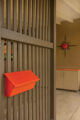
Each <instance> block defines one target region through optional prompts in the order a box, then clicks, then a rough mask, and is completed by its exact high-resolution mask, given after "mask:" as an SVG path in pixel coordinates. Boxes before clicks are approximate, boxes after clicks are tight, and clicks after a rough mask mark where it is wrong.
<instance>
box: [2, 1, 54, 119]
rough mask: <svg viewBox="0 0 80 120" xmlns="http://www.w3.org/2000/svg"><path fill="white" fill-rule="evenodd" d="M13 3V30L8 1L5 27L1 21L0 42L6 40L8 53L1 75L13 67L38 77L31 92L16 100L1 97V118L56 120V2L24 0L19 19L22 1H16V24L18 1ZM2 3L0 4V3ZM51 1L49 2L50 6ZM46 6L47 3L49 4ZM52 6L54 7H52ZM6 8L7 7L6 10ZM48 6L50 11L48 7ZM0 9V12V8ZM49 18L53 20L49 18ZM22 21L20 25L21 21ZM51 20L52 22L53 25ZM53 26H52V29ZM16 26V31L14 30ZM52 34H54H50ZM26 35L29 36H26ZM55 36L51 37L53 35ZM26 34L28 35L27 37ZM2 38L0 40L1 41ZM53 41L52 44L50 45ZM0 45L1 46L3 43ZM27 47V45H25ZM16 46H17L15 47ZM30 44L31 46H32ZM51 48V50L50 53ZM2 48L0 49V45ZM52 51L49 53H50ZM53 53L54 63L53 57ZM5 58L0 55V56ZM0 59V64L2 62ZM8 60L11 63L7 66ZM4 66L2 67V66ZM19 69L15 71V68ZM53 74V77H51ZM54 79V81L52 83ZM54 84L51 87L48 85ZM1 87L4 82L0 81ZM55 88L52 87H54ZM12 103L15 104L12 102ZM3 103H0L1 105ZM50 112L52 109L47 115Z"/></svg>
mask: <svg viewBox="0 0 80 120" xmlns="http://www.w3.org/2000/svg"><path fill="white" fill-rule="evenodd" d="M13 1H14V13H13V16H14V17H13V26H14V27H13V31H12V30H11V29H12V28H11V3H10V2H11V0H8V2H7V6H6V13H7V18H6V23H7V24H6V26H7V27H6V28H7V29H5V28H3V26H4V25H2V23H1V22H0V25H1V26H0V42H1V41H2V42H3V43H4V41H3V39H6V40H7V43H8V47H7V49H8V51H7V56H8V59H7V64H6V65H7V67H6V70H7V71H4V70H2V71H1V72H0V74H1V75H2V72H3V73H4V72H8V71H11V67H12V66H13V71H20V70H26V69H30V70H32V71H33V72H34V73H36V75H38V76H39V77H40V82H38V83H37V85H36V87H35V88H34V89H33V90H30V91H28V92H25V93H22V94H20V95H16V96H15V97H12V98H10V99H9V98H8V104H7V99H6V98H7V97H5V96H2V98H1V99H3V98H4V101H3V102H4V105H2V106H1V107H2V111H3V113H2V111H1V114H2V116H0V117H1V119H3V120H8V119H10V120H13V119H15V120H27V119H28V120H32V119H33V120H42V119H43V120H44V119H45V120H50V118H52V119H53V118H54V120H55V100H54V98H55V97H54V96H55V72H54V71H55V68H56V66H55V61H56V59H55V56H56V35H55V21H54V18H55V14H54V16H52V14H53V12H52V9H54V10H53V11H55V4H54V2H55V0H54V2H53V0H51V1H49V0H37V1H36V0H24V1H23V3H24V5H23V6H24V7H23V19H22V0H18V5H19V8H18V21H17V1H16V0H13ZM0 2H1V1H0ZM49 2H50V3H49ZM48 3H49V4H48ZM53 5H54V8H53ZM8 6H9V7H8ZM50 6H51V8H50ZM1 7H2V6H1ZM7 7H8V8H7ZM0 9H1V8H0ZM1 10H2V9H1ZM1 13H3V11H2V12H0V20H1V21H3V23H4V20H2V19H3V15H1ZM51 18H52V19H51ZM22 20H23V22H22ZM53 21H54V23H53ZM18 23H19V24H18ZM51 23H52V26H51ZM17 26H18V28H17ZM52 31H53V32H52ZM27 32H28V33H27ZM52 33H54V35H53V34H52ZM27 35H28V36H27ZM1 39H2V40H1ZM53 39H54V45H53ZM11 41H12V42H13V54H14V60H13V63H12V64H11V58H10V57H11V56H10V55H11V44H10V43H11ZM3 43H1V44H3ZM27 44H28V45H27ZM17 45H18V46H17ZM32 45H33V46H32ZM53 46H54V50H53ZM0 48H1V49H3V48H2V47H1V46H0ZM51 51H52V52H51ZM53 52H54V57H53V61H51V60H52V56H53ZM1 56H4V54H3V52H2V53H1V55H0V57H1ZM2 59H4V57H3V58H1V62H0V63H2ZM9 61H10V64H9ZM51 64H53V67H54V69H51ZM3 66H4V64H2V67H3ZM17 67H18V68H17ZM52 73H54V76H52ZM51 80H53V81H51ZM51 82H52V83H53V84H52V86H50V83H51ZM1 84H2V87H3V84H4V83H3V82H2V81H1ZM53 86H54V87H53ZM50 87H51V89H52V87H53V89H52V91H53V92H52V94H53V102H52V104H53V105H52V106H50ZM0 90H1V91H2V92H1V91H0V93H1V95H3V92H4V90H3V89H0ZM13 100H14V102H13ZM1 102H2V101H1V100H0V103H1ZM50 110H52V112H51V114H50Z"/></svg>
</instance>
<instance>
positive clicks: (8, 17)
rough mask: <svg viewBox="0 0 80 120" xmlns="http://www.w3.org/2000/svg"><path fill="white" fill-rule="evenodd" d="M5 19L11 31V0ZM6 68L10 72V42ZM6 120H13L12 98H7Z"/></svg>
mask: <svg viewBox="0 0 80 120" xmlns="http://www.w3.org/2000/svg"><path fill="white" fill-rule="evenodd" d="M7 9H8V11H7V12H8V13H7V19H8V24H7V27H8V29H11V0H7ZM7 58H8V60H7V62H8V63H7V64H8V65H7V68H8V70H7V71H8V72H11V42H8V43H7ZM8 120H13V98H8Z"/></svg>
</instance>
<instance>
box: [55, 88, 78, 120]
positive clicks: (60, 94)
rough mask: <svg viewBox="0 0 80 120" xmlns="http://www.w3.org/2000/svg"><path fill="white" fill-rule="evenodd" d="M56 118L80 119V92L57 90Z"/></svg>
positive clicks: (63, 119)
mask: <svg viewBox="0 0 80 120" xmlns="http://www.w3.org/2000/svg"><path fill="white" fill-rule="evenodd" d="M56 94H57V96H56V102H57V105H56V118H57V119H56V120H80V92H69V91H62V90H57V91H56Z"/></svg>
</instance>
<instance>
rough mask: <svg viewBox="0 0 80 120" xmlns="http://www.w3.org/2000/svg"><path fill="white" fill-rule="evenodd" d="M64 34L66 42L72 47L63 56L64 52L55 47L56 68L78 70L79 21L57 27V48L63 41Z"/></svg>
mask: <svg viewBox="0 0 80 120" xmlns="http://www.w3.org/2000/svg"><path fill="white" fill-rule="evenodd" d="M65 33H66V37H67V42H69V44H72V45H78V46H73V47H69V49H68V50H67V51H66V56H65V55H64V50H63V49H61V48H60V47H57V68H74V69H77V68H78V69H80V20H75V21H74V23H68V22H64V23H62V24H61V25H57V46H58V45H61V43H62V42H63V41H64V38H65Z"/></svg>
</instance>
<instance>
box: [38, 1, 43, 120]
mask: <svg viewBox="0 0 80 120" xmlns="http://www.w3.org/2000/svg"><path fill="white" fill-rule="evenodd" d="M39 5H40V6H39V9H40V10H39V11H40V17H39V19H40V20H39V21H40V28H39V29H40V33H39V35H40V39H41V40H42V12H43V11H42V0H40V1H39ZM42 105H43V104H42V48H41V47H40V120H42V115H43V108H42Z"/></svg>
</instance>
